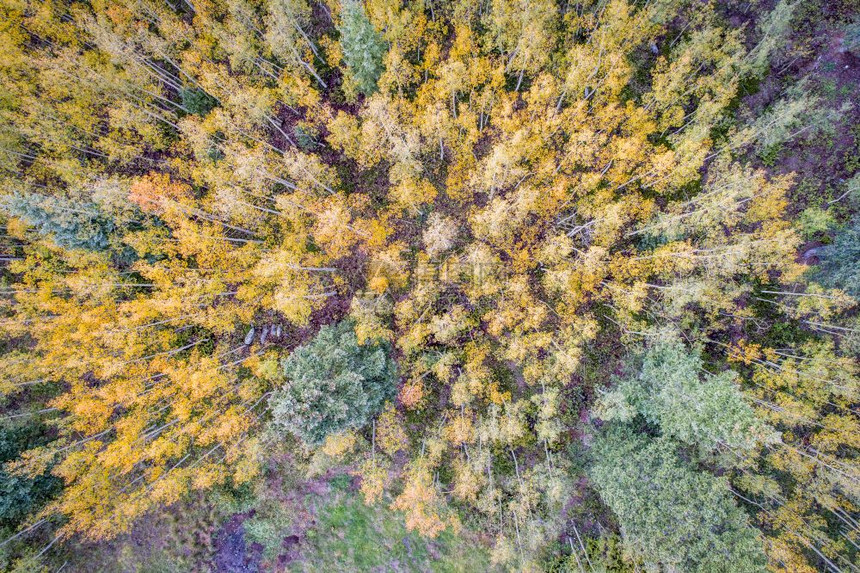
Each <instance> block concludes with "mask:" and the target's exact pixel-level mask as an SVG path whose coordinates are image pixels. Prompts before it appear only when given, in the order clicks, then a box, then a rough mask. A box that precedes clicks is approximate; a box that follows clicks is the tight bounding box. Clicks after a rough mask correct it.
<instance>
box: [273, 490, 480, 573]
mask: <svg viewBox="0 0 860 573" xmlns="http://www.w3.org/2000/svg"><path fill="white" fill-rule="evenodd" d="M305 544H306V545H305V546H304V547H303V549H302V561H300V562H294V563H292V564H291V565H290V567H289V568H288V570H289V571H303V572H304V571H309V572H310V571H361V572H365V571H440V572H449V571H450V572H455V571H488V570H490V569H491V566H490V562H489V555H488V552H487V550H486V549H485V548H484V547H482V546H481V545H479V544H478V543H477V541H474V540H468V539H465V538H463V536H457V535H455V534H453V533H451V532H450V531H445V532H443V533H442V534H440V535H439V537H437V538H436V539H423V538H421V537H420V536H418V535H417V534H414V533H410V532H409V531H407V529H406V527H405V525H404V523H403V517H402V516H401V515H399V514H397V513H396V512H394V511H391V510H389V509H388V508H387V507H386V506H385V505H381V504H377V505H375V506H371V507H369V506H366V505H365V504H364V502H363V501H362V500H361V498H359V497H357V496H356V495H355V494H348V493H338V494H336V495H334V496H332V499H331V501H330V502H329V503H327V504H326V505H325V506H323V507H322V508H321V509H320V512H319V519H318V522H317V526H316V527H315V528H314V529H312V530H309V531H308V532H307V539H306V541H305Z"/></svg>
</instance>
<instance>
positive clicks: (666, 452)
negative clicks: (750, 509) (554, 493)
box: [589, 423, 765, 573]
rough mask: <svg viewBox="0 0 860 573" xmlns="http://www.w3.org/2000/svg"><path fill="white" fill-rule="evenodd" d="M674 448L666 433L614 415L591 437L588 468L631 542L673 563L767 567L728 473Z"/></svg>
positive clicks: (648, 557) (662, 562)
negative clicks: (701, 465)
mask: <svg viewBox="0 0 860 573" xmlns="http://www.w3.org/2000/svg"><path fill="white" fill-rule="evenodd" d="M676 450H677V444H676V442H674V441H673V440H671V439H670V438H666V437H663V438H656V439H655V438H651V437H648V436H645V435H642V434H639V433H637V432H636V431H634V430H633V429H631V428H630V427H629V426H627V425H625V424H617V423H613V424H610V425H608V426H607V427H606V428H605V429H604V431H602V432H601V433H600V435H599V436H598V437H597V439H596V440H595V442H594V446H593V449H592V456H593V460H594V463H593V464H592V466H591V468H590V470H589V475H590V477H591V479H592V481H593V482H594V484H595V486H596V487H597V490H598V491H599V493H600V496H601V497H602V498H603V501H604V502H605V503H606V504H607V505H608V506H609V507H610V508H611V509H612V511H613V512H614V513H615V514H616V515H617V516H618V519H619V521H620V522H621V532H622V536H623V538H624V540H625V542H626V545H627V546H628V548H629V549H630V550H631V551H632V552H633V553H634V554H635V555H636V556H638V557H641V558H642V560H643V561H645V562H646V563H649V564H652V565H654V566H658V565H659V566H662V567H663V568H664V569H666V570H670V571H688V572H694V571H695V572H714V573H716V572H724V571H733V572H736V573H744V572H753V571H764V570H765V557H764V553H763V550H762V546H761V543H760V541H759V539H758V536H757V533H756V531H755V529H753V528H752V527H751V526H750V525H749V524H748V523H747V519H746V516H745V515H744V513H743V512H742V511H741V510H740V509H739V508H738V507H737V505H736V504H735V502H734V501H733V500H732V498H731V493H730V490H729V484H728V481H727V480H726V479H725V478H722V477H715V476H713V475H712V474H709V473H707V472H700V471H697V470H696V469H695V468H694V467H692V466H691V464H690V463H688V462H685V461H683V460H682V459H681V458H680V457H679V456H678V454H677V452H676Z"/></svg>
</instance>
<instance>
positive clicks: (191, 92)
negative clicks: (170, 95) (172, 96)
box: [179, 88, 218, 116]
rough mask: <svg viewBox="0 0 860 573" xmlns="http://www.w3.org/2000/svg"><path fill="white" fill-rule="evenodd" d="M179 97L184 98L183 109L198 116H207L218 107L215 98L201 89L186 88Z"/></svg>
mask: <svg viewBox="0 0 860 573" xmlns="http://www.w3.org/2000/svg"><path fill="white" fill-rule="evenodd" d="M179 95H180V97H182V107H184V108H185V109H187V110H188V111H189V112H190V113H193V114H196V115H201V116H203V115H206V114H208V113H209V112H210V111H212V110H213V109H214V108H215V107H217V105H218V101H217V100H216V99H215V98H214V97H212V96H211V95H209V94H208V93H206V92H205V91H203V90H201V89H197V88H190V89H189V88H186V89H183V90H181V91H180V92H179Z"/></svg>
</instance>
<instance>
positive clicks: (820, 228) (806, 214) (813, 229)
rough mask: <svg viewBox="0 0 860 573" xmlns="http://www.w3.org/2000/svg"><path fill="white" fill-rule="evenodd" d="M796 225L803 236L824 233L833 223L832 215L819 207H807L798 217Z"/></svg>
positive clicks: (814, 235) (809, 237) (810, 236)
mask: <svg viewBox="0 0 860 573" xmlns="http://www.w3.org/2000/svg"><path fill="white" fill-rule="evenodd" d="M797 222H798V225H799V226H800V231H801V233H803V236H804V237H806V238H807V239H811V238H813V237H816V236H818V235H820V234H821V233H824V232H825V231H827V230H828V229H829V228H830V227H832V226H833V224H834V223H835V221H834V219H833V215H832V214H831V213H830V212H829V211H825V210H824V209H821V208H820V207H809V208H808V209H806V210H804V211H803V213H801V214H800V217H798V220H797Z"/></svg>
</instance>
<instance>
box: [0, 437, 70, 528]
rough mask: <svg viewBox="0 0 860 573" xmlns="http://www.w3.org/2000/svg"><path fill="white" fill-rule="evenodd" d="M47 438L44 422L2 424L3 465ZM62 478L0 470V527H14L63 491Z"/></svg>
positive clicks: (0, 440)
mask: <svg viewBox="0 0 860 573" xmlns="http://www.w3.org/2000/svg"><path fill="white" fill-rule="evenodd" d="M46 441H47V434H46V432H45V428H44V427H43V426H42V425H41V424H13V423H10V422H4V423H3V424H2V426H0V465H2V464H4V463H6V462H8V461H10V460H14V459H15V458H16V457H18V455H19V454H20V453H21V452H22V451H25V450H27V449H29V448H32V447H34V446H37V445H41V444H43V443H45V442H46ZM60 487H61V481H60V480H59V478H56V477H54V476H52V475H51V474H49V473H45V474H42V475H40V476H36V477H35V478H28V477H23V476H18V475H10V474H8V473H7V472H6V471H4V470H2V469H0V526H8V527H13V528H14V527H15V526H17V525H18V523H20V522H21V521H22V520H23V519H24V518H26V517H27V515H28V514H30V513H31V512H33V511H34V510H36V509H38V508H40V507H42V506H43V505H44V504H45V503H46V502H48V501H49V500H50V499H51V498H52V497H54V496H55V495H56V494H57V493H58V492H59V490H60Z"/></svg>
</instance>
